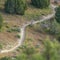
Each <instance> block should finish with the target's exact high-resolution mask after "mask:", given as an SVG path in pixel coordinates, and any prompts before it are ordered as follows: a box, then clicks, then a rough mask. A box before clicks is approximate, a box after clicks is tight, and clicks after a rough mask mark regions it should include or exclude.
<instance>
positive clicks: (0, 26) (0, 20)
mask: <svg viewBox="0 0 60 60" xmlns="http://www.w3.org/2000/svg"><path fill="white" fill-rule="evenodd" d="M2 26H3V18H2V16H1V15H0V29H1V28H2Z"/></svg>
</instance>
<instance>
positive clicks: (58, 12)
mask: <svg viewBox="0 0 60 60" xmlns="http://www.w3.org/2000/svg"><path fill="white" fill-rule="evenodd" d="M55 19H56V21H57V22H58V23H60V6H59V7H58V8H56V14H55Z"/></svg>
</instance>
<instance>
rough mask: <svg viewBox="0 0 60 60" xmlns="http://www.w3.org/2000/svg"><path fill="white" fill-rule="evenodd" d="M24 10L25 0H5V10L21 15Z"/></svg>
mask: <svg viewBox="0 0 60 60" xmlns="http://www.w3.org/2000/svg"><path fill="white" fill-rule="evenodd" d="M25 10H26V1H25V0H7V1H6V2H5V12H7V13H11V14H13V13H16V14H20V15H23V14H24V12H25Z"/></svg>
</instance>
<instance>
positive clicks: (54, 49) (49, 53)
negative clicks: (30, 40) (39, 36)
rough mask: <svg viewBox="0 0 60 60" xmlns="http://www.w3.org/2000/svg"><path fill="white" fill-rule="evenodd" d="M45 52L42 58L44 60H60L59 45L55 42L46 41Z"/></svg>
mask: <svg viewBox="0 0 60 60" xmlns="http://www.w3.org/2000/svg"><path fill="white" fill-rule="evenodd" d="M44 46H45V52H44V53H43V56H44V58H45V59H46V60H59V59H60V54H59V53H60V44H59V42H57V41H56V40H54V41H50V40H48V39H47V40H46V41H45V42H44Z"/></svg>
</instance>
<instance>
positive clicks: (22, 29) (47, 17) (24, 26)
mask: <svg viewBox="0 0 60 60" xmlns="http://www.w3.org/2000/svg"><path fill="white" fill-rule="evenodd" d="M50 6H51V7H50V8H51V9H52V14H49V15H47V16H44V17H43V18H42V19H40V20H38V21H31V22H28V23H27V24H24V25H23V26H22V27H20V33H19V35H20V39H18V40H17V41H18V44H17V45H16V46H14V47H13V48H11V49H9V50H1V51H0V54H2V53H8V52H12V51H14V50H15V49H17V48H18V47H19V46H21V45H22V44H23V42H24V40H25V33H26V27H27V26H29V25H31V24H32V25H34V24H36V23H39V22H40V23H41V22H43V21H46V20H50V19H51V18H53V17H54V16H55V8H56V6H55V5H52V4H51V5H50Z"/></svg>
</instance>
